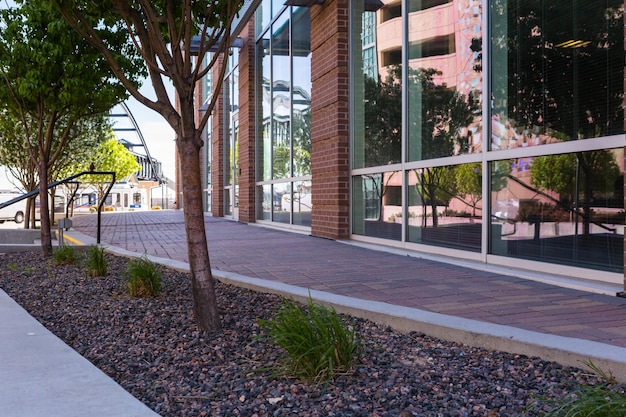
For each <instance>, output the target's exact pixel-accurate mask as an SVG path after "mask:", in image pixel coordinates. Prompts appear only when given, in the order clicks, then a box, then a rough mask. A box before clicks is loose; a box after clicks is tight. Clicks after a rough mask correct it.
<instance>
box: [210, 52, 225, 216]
mask: <svg viewBox="0 0 626 417" xmlns="http://www.w3.org/2000/svg"><path fill="white" fill-rule="evenodd" d="M223 64H224V57H223V56H222V57H220V58H219V59H218V61H217V62H216V63H215V66H214V67H213V77H215V78H216V77H218V75H219V72H220V68H221V65H223ZM217 84H218V83H217V80H216V79H214V80H213V83H212V85H217ZM213 93H214V94H219V97H218V99H217V102H216V103H215V108H214V109H213V123H212V124H211V125H210V126H209V129H211V144H212V148H211V182H212V184H213V192H212V193H211V213H212V214H213V216H215V217H224V168H225V167H224V141H225V140H228V138H225V137H224V126H225V120H224V95H223V94H222V91H221V90H220V91H214V92H213Z"/></svg>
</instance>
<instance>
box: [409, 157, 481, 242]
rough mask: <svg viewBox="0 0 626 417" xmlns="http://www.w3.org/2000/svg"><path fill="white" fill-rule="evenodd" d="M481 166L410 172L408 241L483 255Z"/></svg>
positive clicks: (448, 167)
mask: <svg viewBox="0 0 626 417" xmlns="http://www.w3.org/2000/svg"><path fill="white" fill-rule="evenodd" d="M481 166H482V165H481V163H480V162H476V163H472V164H463V165H452V166H438V167H429V168H423V169H415V170H410V171H408V172H407V194H408V198H407V201H408V202H407V206H408V209H407V219H406V225H407V240H408V241H409V242H414V243H422V244H428V245H435V246H445V247H448V248H456V249H465V250H471V251H476V252H477V251H480V248H481V230H482V195H483V191H482V170H481Z"/></svg>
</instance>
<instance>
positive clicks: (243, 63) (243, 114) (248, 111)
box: [235, 22, 256, 223]
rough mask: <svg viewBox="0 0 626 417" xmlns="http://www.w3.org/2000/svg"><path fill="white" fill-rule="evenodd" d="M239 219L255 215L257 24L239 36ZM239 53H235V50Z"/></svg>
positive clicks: (249, 25) (251, 219)
mask: <svg viewBox="0 0 626 417" xmlns="http://www.w3.org/2000/svg"><path fill="white" fill-rule="evenodd" d="M239 36H240V37H241V38H242V39H243V48H241V51H240V53H239V168H240V172H239V221H241V222H245V223H254V222H255V220H256V215H255V178H256V177H255V123H254V122H255V112H254V110H255V106H254V80H255V72H254V48H255V44H254V23H253V22H250V23H249V24H248V26H247V27H246V29H244V30H243V31H242V33H241V34H240V35H239ZM235 53H236V52H235Z"/></svg>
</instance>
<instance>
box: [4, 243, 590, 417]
mask: <svg viewBox="0 0 626 417" xmlns="http://www.w3.org/2000/svg"><path fill="white" fill-rule="evenodd" d="M107 260H108V265H109V272H108V274H107V276H106V277H98V278H91V277H87V276H86V274H85V273H84V271H83V268H82V266H80V265H79V266H56V265H52V264H51V263H50V262H49V261H46V260H44V259H43V258H42V257H41V256H40V255H39V254H38V253H35V254H29V255H28V256H24V254H4V255H0V288H2V289H4V290H5V291H6V292H7V293H8V294H9V295H10V296H11V297H12V298H13V299H14V300H15V301H17V302H18V303H19V304H20V305H22V306H23V307H24V308H25V309H26V310H28V311H29V313H30V314H31V315H33V316H34V317H35V318H37V319H38V320H39V321H40V322H41V323H42V324H43V325H44V326H45V327H47V328H48V329H50V330H51V331H52V332H54V333H55V334H56V335H57V336H59V337H60V338H61V339H63V340H64V341H65V342H66V343H67V344H68V345H70V346H71V347H73V348H74V349H75V350H76V351H77V352H78V353H80V354H81V355H83V356H84V357H86V358H87V359H88V360H90V361H91V362H92V363H94V364H95V365H96V366H97V367H98V368H100V369H102V370H103V371H104V372H105V373H107V374H108V375H110V376H111V377H112V378H113V379H114V380H116V381H117V382H118V383H119V384H121V385H122V386H123V387H124V388H125V389H126V390H128V391H129V392H130V393H131V394H132V395H134V396H135V397H137V398H138V399H139V400H141V401H142V402H144V403H145V404H146V405H148V406H149V407H150V408H152V409H153V410H155V411H156V412H157V413H159V414H161V415H162V416H177V417H179V416H354V417H357V416H402V417H409V416H438V417H439V416H441V417H444V416H446V417H447V416H449V417H453V416H460V417H463V416H488V417H494V416H502V417H504V416H519V415H524V413H525V411H524V410H525V408H526V407H527V406H528V404H530V403H533V402H536V401H537V397H540V398H557V397H561V396H563V395H565V394H566V393H568V392H570V391H572V390H574V389H576V387H577V386H578V385H579V384H583V383H589V382H593V381H594V378H592V377H590V376H588V375H587V374H586V372H583V371H581V370H579V369H574V368H565V367H562V366H560V365H559V364H557V363H554V362H547V361H543V360H540V359H538V358H529V357H525V356H521V355H514V354H509V353H503V352H495V351H487V350H483V349H477V348H472V347H468V346H465V345H461V344H457V343H453V342H446V341H442V340H437V339H433V338H431V337H428V336H425V335H423V334H420V333H416V332H412V333H409V334H402V333H397V332H394V331H392V330H390V329H389V328H387V327H385V326H379V325H377V324H375V323H373V322H370V321H367V320H362V319H355V318H351V317H346V318H345V319H346V320H347V321H348V322H349V323H350V324H351V325H352V326H354V327H355V328H356V330H357V334H358V335H359V340H360V347H361V354H360V359H359V361H358V363H357V365H356V366H355V367H354V369H353V370H352V371H351V372H350V373H348V374H346V375H342V376H340V377H339V378H337V379H336V380H335V381H334V382H333V383H331V384H328V385H324V386H316V385H315V384H312V383H307V382H305V381H298V380H293V379H289V378H288V377H281V376H276V375H275V373H274V372H273V371H272V369H271V368H272V366H274V365H276V363H277V361H278V360H279V359H280V357H281V354H282V353H281V351H280V350H279V349H277V348H276V347H274V346H272V345H270V344H268V343H267V342H265V341H262V340H259V339H258V338H256V337H255V336H257V335H259V326H258V324H257V319H259V318H264V319H267V318H269V317H271V314H272V312H273V311H275V309H276V308H277V307H278V305H279V303H280V298H279V297H278V296H275V295H269V294H262V293H258V292H253V291H249V290H246V289H241V288H238V287H234V286H230V285H225V284H221V283H217V292H218V299H219V303H220V310H221V312H222V324H223V329H222V330H221V331H219V332H216V333H214V334H209V335H202V334H200V333H199V332H198V331H197V330H196V326H195V324H194V320H193V309H192V299H191V292H190V278H189V275H188V274H185V273H181V272H177V271H173V270H168V269H162V271H163V277H164V281H165V283H164V284H165V285H164V291H163V293H162V294H161V295H160V296H159V297H157V298H152V299H136V298H130V297H129V296H127V295H126V292H125V289H124V280H125V271H126V263H127V259H126V258H123V257H115V256H112V255H110V254H107ZM540 403H541V401H540ZM529 415H537V412H536V411H534V412H533V413H529Z"/></svg>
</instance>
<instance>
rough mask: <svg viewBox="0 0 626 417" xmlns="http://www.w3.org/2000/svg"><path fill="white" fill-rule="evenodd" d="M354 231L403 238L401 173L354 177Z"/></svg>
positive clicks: (361, 233)
mask: <svg viewBox="0 0 626 417" xmlns="http://www.w3.org/2000/svg"><path fill="white" fill-rule="evenodd" d="M352 193H353V196H354V200H353V205H352V218H353V223H352V231H353V233H354V234H358V235H364V236H371V237H378V238H383V239H392V240H400V239H402V173H401V172H399V171H391V172H381V173H376V174H366V175H359V176H355V177H353V180H352Z"/></svg>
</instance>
